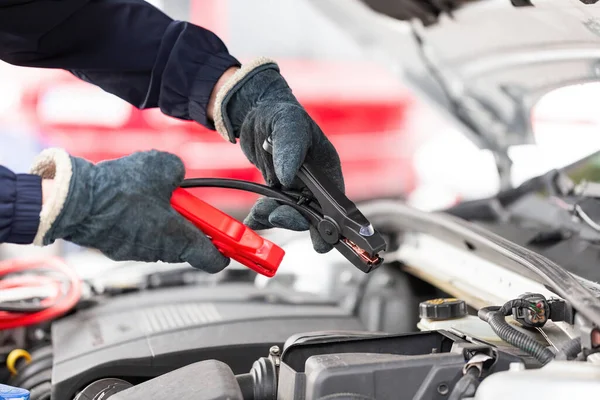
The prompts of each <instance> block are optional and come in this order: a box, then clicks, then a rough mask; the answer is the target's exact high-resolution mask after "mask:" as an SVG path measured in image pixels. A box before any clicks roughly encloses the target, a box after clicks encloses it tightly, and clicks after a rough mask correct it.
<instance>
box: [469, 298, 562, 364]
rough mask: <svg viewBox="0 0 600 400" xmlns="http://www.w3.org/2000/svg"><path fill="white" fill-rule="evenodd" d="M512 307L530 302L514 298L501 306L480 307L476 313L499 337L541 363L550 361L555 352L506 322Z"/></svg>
mask: <svg viewBox="0 0 600 400" xmlns="http://www.w3.org/2000/svg"><path fill="white" fill-rule="evenodd" d="M513 307H522V308H530V307H531V304H530V303H529V302H528V301H526V300H524V299H515V300H511V301H509V302H507V303H506V304H504V305H503V306H502V307H485V308H482V309H480V310H479V311H478V313H477V315H478V316H479V318H480V319H482V320H483V321H485V322H487V323H488V324H489V325H490V327H491V328H492V330H493V331H494V332H495V333H496V335H498V337H499V338H500V339H502V340H504V341H505V342H507V343H509V344H511V345H513V346H515V347H517V348H519V349H521V350H523V351H525V352H526V353H528V354H530V355H531V356H533V357H534V358H535V359H536V360H538V361H539V362H540V363H542V365H545V364H547V363H549V362H550V361H552V360H553V359H554V357H555V354H554V353H553V352H552V351H551V350H550V349H548V348H547V347H546V346H544V345H543V344H540V343H538V341H537V340H535V339H534V338H532V337H530V336H528V335H527V334H525V333H523V332H520V331H518V330H517V329H515V328H514V327H513V326H511V325H510V324H509V323H508V322H506V316H508V315H510V314H512V309H513Z"/></svg>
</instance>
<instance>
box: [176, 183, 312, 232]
mask: <svg viewBox="0 0 600 400" xmlns="http://www.w3.org/2000/svg"><path fill="white" fill-rule="evenodd" d="M180 186H181V187H182V188H184V189H189V188H202V187H216V188H223V189H234V190H242V191H245V192H251V193H256V194H260V195H262V196H266V197H270V198H273V199H275V200H277V201H278V202H280V203H281V204H285V205H288V206H290V207H293V208H295V209H296V210H298V211H299V212H300V213H302V214H303V215H304V216H305V217H306V218H308V219H309V220H310V221H312V222H317V223H318V222H319V221H321V220H322V219H323V217H322V212H321V210H320V208H319V207H318V206H317V205H315V204H310V205H309V204H307V203H310V202H311V201H312V199H311V198H310V197H308V196H305V195H303V194H301V193H296V192H292V191H284V190H278V189H275V188H272V187H270V186H266V185H261V184H259V183H254V182H248V181H243V180H239V179H223V178H193V179H186V180H184V181H183V183H182V184H181V185H180Z"/></svg>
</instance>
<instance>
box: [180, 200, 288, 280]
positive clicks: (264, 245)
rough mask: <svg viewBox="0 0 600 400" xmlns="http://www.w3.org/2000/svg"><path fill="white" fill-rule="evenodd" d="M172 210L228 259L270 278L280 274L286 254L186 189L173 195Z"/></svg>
mask: <svg viewBox="0 0 600 400" xmlns="http://www.w3.org/2000/svg"><path fill="white" fill-rule="evenodd" d="M171 206H172V207H173V208H174V209H175V210H176V211H177V212H178V213H180V214H181V215H182V216H183V217H185V218H186V219H187V220H189V221H190V222H191V223H192V224H194V225H195V226H196V227H197V228H198V229H200V230H201V231H202V232H204V233H205V234H206V235H207V236H208V237H209V238H210V239H211V241H212V243H213V244H214V245H215V247H216V248H217V249H219V251H220V252H221V253H223V255H224V256H225V257H229V258H231V259H233V260H235V261H237V262H239V263H240V264H243V265H245V266H247V267H248V268H250V269H252V270H254V271H256V272H258V273H259V274H261V275H264V276H267V277H269V278H270V277H273V276H274V275H275V273H276V272H277V269H278V268H279V265H280V264H281V261H282V260H283V256H284V254H285V252H284V250H283V249H282V248H281V247H279V246H277V245H276V244H274V243H272V242H270V241H268V240H267V239H264V238H263V237H261V236H260V235H259V234H258V233H256V232H254V231H253V230H252V229H250V228H248V227H247V226H246V225H244V224H242V223H241V222H239V221H238V220H236V219H235V218H233V217H231V216H229V215H227V214H225V213H224V212H222V211H221V210H218V209H216V208H214V207H213V206H211V205H210V204H208V203H206V202H204V201H202V200H200V199H199V198H197V197H196V196H194V195H193V194H191V193H189V192H188V191H186V190H185V189H182V188H178V189H176V190H175V191H174V192H173V196H172V197H171Z"/></svg>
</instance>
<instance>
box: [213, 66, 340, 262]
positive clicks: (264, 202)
mask: <svg viewBox="0 0 600 400" xmlns="http://www.w3.org/2000/svg"><path fill="white" fill-rule="evenodd" d="M215 126H216V128H217V131H218V132H219V133H220V134H221V135H222V136H223V137H225V138H226V139H228V140H229V141H231V142H232V143H235V142H236V140H237V139H240V145H241V147H242V151H243V152H244V154H245V155H246V157H248V160H250V162H251V163H252V164H254V165H255V166H256V167H258V169H260V171H261V173H262V175H263V177H264V179H265V181H266V183H267V184H268V185H270V186H273V187H283V188H285V189H302V190H306V188H305V187H304V185H303V184H302V183H301V182H300V181H299V179H297V178H296V174H297V172H298V170H299V169H300V166H301V165H302V164H303V163H304V159H305V158H306V159H307V160H309V161H310V162H311V163H312V164H313V165H315V166H317V167H319V168H321V169H322V170H323V171H324V172H325V173H326V174H327V175H328V176H329V177H330V178H331V179H332V181H333V182H334V183H335V184H337V186H338V187H339V188H340V189H341V190H342V191H344V179H343V177H342V169H341V166H340V159H339V156H338V154H337V152H336V150H335V148H334V147H333V145H332V144H331V142H330V141H329V140H328V139H327V137H325V135H324V134H323V132H322V131H321V129H320V128H319V127H318V126H317V124H316V123H315V122H314V121H313V120H312V118H311V117H310V116H309V115H308V114H307V112H306V110H305V109H304V108H303V107H302V106H301V105H300V103H298V100H296V97H294V95H293V94H292V90H291V89H290V88H289V86H288V85H287V83H286V81H285V79H283V77H282V76H281V75H280V74H279V68H278V66H277V64H275V63H274V62H273V61H271V60H268V59H258V60H255V61H254V62H252V63H249V64H246V65H244V66H243V67H242V68H241V69H240V70H239V71H238V72H236V73H235V75H234V76H233V77H232V78H230V79H229V81H228V82H227V83H226V84H225V85H224V86H223V87H222V88H221V89H220V90H219V93H218V94H217V98H216V103H215ZM267 137H272V140H273V155H271V154H269V153H267V152H266V151H265V150H264V149H263V143H264V142H265V140H266V139H267ZM244 222H245V223H246V224H247V225H248V226H249V227H251V228H253V229H267V228H272V227H279V228H285V229H291V230H296V231H304V230H307V229H309V228H310V233H311V238H312V241H313V246H314V248H315V250H316V251H317V252H319V253H325V252H327V251H329V250H331V249H332V246H331V245H329V244H328V243H326V242H325V241H324V240H323V239H322V238H321V236H320V235H319V233H318V232H317V230H316V229H313V228H312V227H310V226H309V223H308V221H307V220H306V219H305V218H304V217H303V216H302V215H301V214H300V213H299V212H298V211H296V210H295V209H293V208H292V207H289V206H286V205H280V204H279V203H277V202H276V201H275V200H273V199H259V201H258V202H257V203H256V204H255V205H254V207H253V208H252V211H251V212H250V214H249V215H248V217H247V218H246V220H245V221H244Z"/></svg>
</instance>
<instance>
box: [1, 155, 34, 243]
mask: <svg viewBox="0 0 600 400" xmlns="http://www.w3.org/2000/svg"><path fill="white" fill-rule="evenodd" d="M41 210H42V182H41V178H40V177H39V176H37V175H27V174H18V175H17V174H15V173H13V172H11V171H10V170H9V169H7V168H5V167H3V166H1V165H0V243H17V244H29V243H32V242H33V239H34V238H35V235H36V233H37V230H38V225H39V222H40V212H41Z"/></svg>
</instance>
